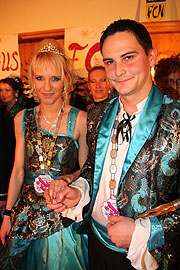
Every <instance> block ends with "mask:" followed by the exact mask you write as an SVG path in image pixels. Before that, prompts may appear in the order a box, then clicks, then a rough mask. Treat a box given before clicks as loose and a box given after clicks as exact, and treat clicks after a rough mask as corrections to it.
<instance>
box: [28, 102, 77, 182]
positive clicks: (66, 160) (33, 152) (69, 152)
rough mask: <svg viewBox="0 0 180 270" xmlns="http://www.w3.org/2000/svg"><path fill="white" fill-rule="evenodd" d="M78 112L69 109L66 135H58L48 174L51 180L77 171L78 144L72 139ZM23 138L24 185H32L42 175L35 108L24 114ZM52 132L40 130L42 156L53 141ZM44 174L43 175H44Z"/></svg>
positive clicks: (74, 109) (46, 152)
mask: <svg viewBox="0 0 180 270" xmlns="http://www.w3.org/2000/svg"><path fill="white" fill-rule="evenodd" d="M78 112H79V110H78V109H76V108H73V107H72V108H71V109H70V111H69V114H68V119H67V134H58V136H57V139H56V143H55V147H54V149H53V154H52V158H51V167H50V170H49V174H50V175H51V177H52V178H53V179H55V178H56V177H58V176H60V175H63V174H71V173H73V172H75V171H76V170H77V169H78V148H79V146H78V143H77V142H76V140H75V139H74V137H73V134H74V128H75V124H76V118H77V115H78ZM23 124H24V128H23V131H24V136H25V177H24V179H25V180H24V184H30V185H31V184H33V182H34V179H35V177H37V176H38V175H39V174H42V172H41V171H40V163H39V155H38V152H37V147H36V146H37V119H36V108H34V109H29V110H25V112H24V121H23ZM53 135H54V133H53V132H48V131H46V130H44V129H41V141H42V151H43V156H44V157H46V155H47V154H48V152H49V147H50V143H51V142H52V141H53ZM44 174H45V173H44Z"/></svg>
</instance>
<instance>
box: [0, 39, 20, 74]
mask: <svg viewBox="0 0 180 270" xmlns="http://www.w3.org/2000/svg"><path fill="white" fill-rule="evenodd" d="M20 67H21V65H20V57H19V49H18V35H7V36H6V35H2V36H0V79H3V78H5V77H8V76H9V75H12V74H13V75H16V76H20Z"/></svg>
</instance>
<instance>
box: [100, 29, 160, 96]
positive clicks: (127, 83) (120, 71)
mask: <svg viewBox="0 0 180 270" xmlns="http://www.w3.org/2000/svg"><path fill="white" fill-rule="evenodd" d="M102 56H103V61H104V64H105V70H106V74H107V77H108V79H109V81H110V83H111V84H112V86H113V87H114V88H115V89H116V90H117V92H118V93H119V95H121V96H124V97H128V96H131V97H133V98H135V99H136V100H141V99H143V98H145V97H146V96H147V95H148V94H149V91H150V89H151V86H152V79H151V73H150V67H151V66H153V65H154V64H155V60H156V50H155V49H152V50H150V52H149V55H148V56H147V55H146V54H145V51H144V49H143V48H142V47H141V45H140V44H139V42H138V41H137V39H136V38H135V36H134V34H133V33H131V32H127V31H124V32H117V33H115V34H114V35H111V36H109V37H107V38H106V39H105V41H104V44H103V47H102Z"/></svg>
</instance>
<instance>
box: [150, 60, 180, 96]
mask: <svg viewBox="0 0 180 270" xmlns="http://www.w3.org/2000/svg"><path fill="white" fill-rule="evenodd" d="M154 80H155V83H156V85H157V86H158V87H159V88H160V89H161V90H162V91H163V93H165V94H167V95H169V96H171V97H174V98H177V99H180V56H179V55H176V56H174V55H172V56H171V57H168V58H162V59H161V60H159V62H158V63H157V64H156V65H155V76H154Z"/></svg>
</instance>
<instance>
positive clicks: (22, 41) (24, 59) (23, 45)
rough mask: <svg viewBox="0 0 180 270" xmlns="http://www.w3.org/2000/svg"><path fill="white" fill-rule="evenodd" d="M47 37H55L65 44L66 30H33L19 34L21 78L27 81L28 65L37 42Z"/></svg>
mask: <svg viewBox="0 0 180 270" xmlns="http://www.w3.org/2000/svg"><path fill="white" fill-rule="evenodd" d="M45 38H54V39H56V40H57V41H58V42H59V43H60V44H61V45H62V46H64V30H52V31H43V32H42V31H41V32H31V33H24V34H23V33H22V34H19V35H18V42H19V54H20V59H21V78H22V79H23V80H25V81H27V76H28V66H29V63H30V62H31V59H32V56H33V54H34V49H35V47H36V45H37V43H38V42H39V41H41V40H43V39H45Z"/></svg>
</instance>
